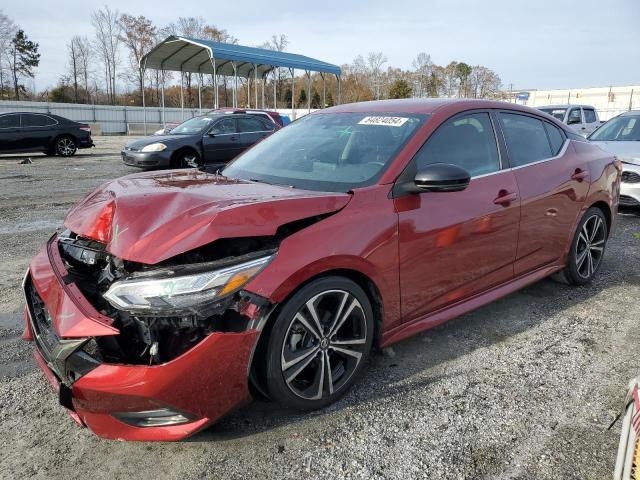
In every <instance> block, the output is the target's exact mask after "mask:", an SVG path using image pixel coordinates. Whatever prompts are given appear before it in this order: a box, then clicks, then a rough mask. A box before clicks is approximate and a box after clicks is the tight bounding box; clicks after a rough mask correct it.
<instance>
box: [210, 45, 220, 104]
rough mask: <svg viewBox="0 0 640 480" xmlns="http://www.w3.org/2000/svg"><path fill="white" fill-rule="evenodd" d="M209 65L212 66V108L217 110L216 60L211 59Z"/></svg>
mask: <svg viewBox="0 0 640 480" xmlns="http://www.w3.org/2000/svg"><path fill="white" fill-rule="evenodd" d="M211 64H212V65H213V89H214V94H213V108H215V109H216V110H217V109H218V106H219V105H218V72H217V71H216V59H215V58H213V57H211Z"/></svg>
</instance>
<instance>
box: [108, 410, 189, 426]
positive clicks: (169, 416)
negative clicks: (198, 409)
mask: <svg viewBox="0 0 640 480" xmlns="http://www.w3.org/2000/svg"><path fill="white" fill-rule="evenodd" d="M113 416H114V417H115V418H117V419H118V420H120V421H121V422H124V423H126V424H127V425H132V426H134V427H165V426H170V425H180V424H182V423H189V422H192V421H193V420H195V418H193V417H191V416H190V415H188V414H185V413H184V412H178V411H175V410H171V409H169V408H160V409H158V410H145V411H142V412H118V413H114V414H113Z"/></svg>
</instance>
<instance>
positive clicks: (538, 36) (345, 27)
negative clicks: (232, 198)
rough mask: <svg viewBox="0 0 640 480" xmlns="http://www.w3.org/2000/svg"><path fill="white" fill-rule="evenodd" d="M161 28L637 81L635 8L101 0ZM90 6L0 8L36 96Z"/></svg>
mask: <svg viewBox="0 0 640 480" xmlns="http://www.w3.org/2000/svg"><path fill="white" fill-rule="evenodd" d="M108 3H109V6H110V7H111V8H114V9H115V8H117V9H118V10H120V12H126V13H129V14H132V15H145V16H147V17H149V18H150V19H151V20H152V21H153V22H154V23H155V24H156V25H158V26H164V25H166V24H167V23H170V22H172V21H175V19H176V18H177V17H178V16H203V17H204V18H205V20H206V21H207V22H208V23H210V24H214V25H216V26H217V27H219V28H224V29H226V30H227V31H229V33H231V34H232V35H234V36H236V37H237V38H238V39H239V40H240V43H241V44H244V45H250V46H256V45H259V44H261V43H263V42H264V41H265V40H268V39H269V38H270V37H271V35H272V34H281V33H284V34H286V35H287V36H288V37H289V40H290V45H289V49H288V50H289V51H290V52H293V53H300V54H304V55H308V56H311V57H315V58H318V59H320V60H324V61H327V62H330V63H335V64H339V65H341V64H344V63H350V62H351V61H352V60H353V58H354V57H356V56H357V55H358V54H362V55H365V56H366V53H367V52H369V51H382V52H384V53H385V55H386V56H387V57H388V59H389V62H388V64H387V66H389V65H391V66H395V67H401V68H405V69H406V68H410V67H411V62H412V60H413V58H415V56H416V55H417V54H418V53H419V52H421V51H424V52H427V53H429V54H430V55H431V57H432V59H433V61H434V62H435V63H437V64H441V65H445V64H447V63H449V62H450V61H451V60H457V61H464V62H466V63H468V64H471V65H476V64H481V65H485V66H487V67H489V68H491V69H492V70H494V71H495V72H497V73H498V75H500V77H501V78H502V81H503V84H504V86H505V88H508V87H509V84H511V83H512V84H513V86H514V89H525V88H538V89H547V88H578V87H591V86H608V85H630V84H636V85H637V84H639V83H640V1H639V0H575V1H564V0H511V1H507V0H503V1H498V0H476V1H474V0H453V1H451V0H450V1H447V0H422V1H420V0H415V1H408V0H407V1H404V0H393V1H390V0H383V1H348V0H340V1H335V0H324V1H318V2H300V1H290V0H283V1H272V2H269V1H264V0H259V1H242V0H238V1H234V2H228V1H225V2H220V1H218V2H216V1H211V0H209V1H204V2H203V1H176V0H154V1H153V2H150V1H147V2H141V1H135V0H110V1H109V2H108ZM97 5H99V3H97V2H89V1H87V0H84V1H68V0H48V1H42V0H37V1H36V0H10V1H7V2H2V6H0V9H1V10H2V11H3V12H4V13H5V14H6V15H8V16H9V17H11V18H12V19H13V20H14V22H15V23H17V24H18V25H19V26H20V27H21V28H23V29H24V30H25V32H26V33H27V35H28V36H29V37H30V38H31V39H32V40H34V41H36V42H38V43H39V44H40V52H41V55H42V60H41V63H40V67H39V69H38V74H37V77H36V87H37V88H38V90H40V89H44V88H46V87H49V86H51V85H53V84H55V82H56V80H57V78H58V75H59V73H60V72H61V71H62V70H64V68H65V64H66V61H67V58H66V48H65V44H66V42H67V41H68V40H69V38H70V37H71V36H72V35H74V34H80V35H87V36H90V37H91V36H92V35H93V29H92V27H91V23H90V16H91V10H92V9H93V8H95V7H96V6H97Z"/></svg>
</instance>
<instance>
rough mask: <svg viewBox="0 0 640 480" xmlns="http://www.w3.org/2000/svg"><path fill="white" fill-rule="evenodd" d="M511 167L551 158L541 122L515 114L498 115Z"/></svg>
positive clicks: (549, 147)
mask: <svg viewBox="0 0 640 480" xmlns="http://www.w3.org/2000/svg"><path fill="white" fill-rule="evenodd" d="M499 116H500V121H501V123H502V129H503V130H504V136H505V139H506V141H507V148H508V149H509V158H510V159H511V166H512V167H520V166H522V165H527V164H529V163H533V162H537V161H539V160H544V159H545V158H550V157H553V156H554V155H553V154H552V152H551V146H550V145H549V140H548V139H547V133H546V132H545V128H544V125H543V122H542V120H538V119H537V118H533V117H528V116H525V115H519V114H517V113H504V112H501V113H499Z"/></svg>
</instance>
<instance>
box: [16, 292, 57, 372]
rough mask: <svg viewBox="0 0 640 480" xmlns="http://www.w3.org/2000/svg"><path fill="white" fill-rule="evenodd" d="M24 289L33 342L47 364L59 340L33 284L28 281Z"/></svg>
mask: <svg viewBox="0 0 640 480" xmlns="http://www.w3.org/2000/svg"><path fill="white" fill-rule="evenodd" d="M25 287H26V290H27V291H26V294H27V300H28V305H27V306H28V308H29V313H30V314H31V328H32V329H33V333H34V338H35V342H36V345H37V346H38V349H39V350H40V353H41V354H42V356H43V357H44V359H45V360H46V361H47V362H49V361H50V360H51V359H52V356H53V352H54V350H55V348H56V345H58V344H59V343H60V339H59V338H58V336H57V335H56V334H55V331H54V330H53V324H52V320H51V315H49V311H48V310H47V307H46V305H45V304H44V301H43V300H42V298H40V295H39V294H38V292H37V291H36V289H35V287H34V286H33V283H32V282H30V281H29V282H27V284H26V285H25Z"/></svg>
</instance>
